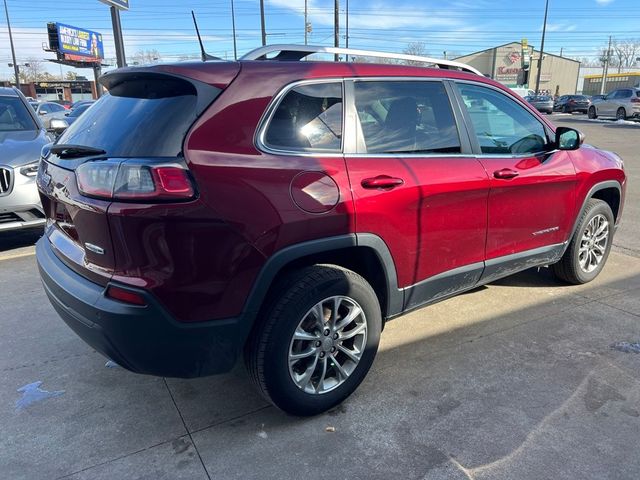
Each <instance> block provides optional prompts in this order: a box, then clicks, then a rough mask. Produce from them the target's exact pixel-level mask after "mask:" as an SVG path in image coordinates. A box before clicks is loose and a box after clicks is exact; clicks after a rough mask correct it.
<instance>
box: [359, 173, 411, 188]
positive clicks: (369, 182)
mask: <svg viewBox="0 0 640 480" xmlns="http://www.w3.org/2000/svg"><path fill="white" fill-rule="evenodd" d="M360 184H361V185H362V188H370V189H372V188H381V189H392V188H395V187H399V186H400V185H403V184H404V180H403V179H401V178H396V177H389V176H388V175H378V176H377V177H372V178H365V179H364V180H362V182H360Z"/></svg>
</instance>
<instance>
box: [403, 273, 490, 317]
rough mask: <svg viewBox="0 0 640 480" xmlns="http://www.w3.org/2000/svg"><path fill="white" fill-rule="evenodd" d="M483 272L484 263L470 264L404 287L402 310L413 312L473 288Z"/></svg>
mask: <svg viewBox="0 0 640 480" xmlns="http://www.w3.org/2000/svg"><path fill="white" fill-rule="evenodd" d="M483 270H484V262H477V263H472V264H470V265H465V266H463V267H459V268H455V269H453V270H449V271H447V272H443V273H440V274H438V275H435V276H433V277H430V278H428V279H426V280H423V281H422V282H420V283H416V284H415V285H411V286H410V287H406V288H405V289H404V292H405V294H404V310H405V311H408V310H413V309H416V308H419V307H422V306H425V305H428V304H429V303H435V302H437V301H439V300H441V299H444V298H448V297H451V296H453V295H455V294H456V293H458V292H462V291H465V290H470V289H472V288H474V287H475V286H476V284H477V283H478V281H479V280H480V277H481V275H482V272H483Z"/></svg>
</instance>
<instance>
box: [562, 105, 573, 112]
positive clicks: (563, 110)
mask: <svg viewBox="0 0 640 480" xmlns="http://www.w3.org/2000/svg"><path fill="white" fill-rule="evenodd" d="M562 113H571V112H569V107H567V106H566V105H565V106H564V107H562Z"/></svg>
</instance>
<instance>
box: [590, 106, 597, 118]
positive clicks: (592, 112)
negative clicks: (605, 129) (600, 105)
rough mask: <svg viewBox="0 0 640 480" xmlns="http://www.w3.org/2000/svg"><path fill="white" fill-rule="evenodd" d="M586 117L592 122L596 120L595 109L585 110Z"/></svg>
mask: <svg viewBox="0 0 640 480" xmlns="http://www.w3.org/2000/svg"><path fill="white" fill-rule="evenodd" d="M587 117H589V118H590V119H592V120H594V119H596V118H598V115H597V113H596V107H589V110H587Z"/></svg>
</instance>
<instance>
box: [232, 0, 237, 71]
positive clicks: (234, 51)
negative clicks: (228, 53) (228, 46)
mask: <svg viewBox="0 0 640 480" xmlns="http://www.w3.org/2000/svg"><path fill="white" fill-rule="evenodd" d="M231 29H232V30H233V59H234V60H237V59H238V49H237V47H236V12H235V10H234V8H233V0H231Z"/></svg>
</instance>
